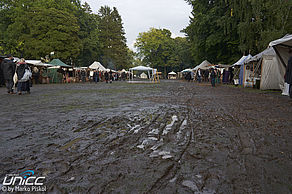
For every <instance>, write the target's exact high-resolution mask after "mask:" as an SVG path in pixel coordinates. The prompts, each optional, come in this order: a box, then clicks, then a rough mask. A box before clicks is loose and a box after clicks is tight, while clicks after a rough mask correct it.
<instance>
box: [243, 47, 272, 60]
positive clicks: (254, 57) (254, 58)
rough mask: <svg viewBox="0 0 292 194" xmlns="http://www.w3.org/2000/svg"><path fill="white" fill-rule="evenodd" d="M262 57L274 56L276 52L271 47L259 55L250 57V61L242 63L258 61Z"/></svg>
mask: <svg viewBox="0 0 292 194" xmlns="http://www.w3.org/2000/svg"><path fill="white" fill-rule="evenodd" d="M263 55H276V52H275V50H274V49H273V48H272V47H270V48H267V49H266V50H264V51H263V52H261V53H259V54H257V55H255V56H253V57H251V58H250V59H248V60H246V61H245V62H244V63H250V62H254V61H258V60H260V59H261V58H262V57H263Z"/></svg>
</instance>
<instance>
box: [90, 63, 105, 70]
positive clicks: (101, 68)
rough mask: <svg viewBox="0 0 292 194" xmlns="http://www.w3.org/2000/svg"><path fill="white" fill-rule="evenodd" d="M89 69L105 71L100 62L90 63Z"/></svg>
mask: <svg viewBox="0 0 292 194" xmlns="http://www.w3.org/2000/svg"><path fill="white" fill-rule="evenodd" d="M89 68H90V69H98V70H100V71H106V68H105V67H104V66H103V65H102V64H100V62H97V61H94V63H92V64H91V65H90V66H89Z"/></svg>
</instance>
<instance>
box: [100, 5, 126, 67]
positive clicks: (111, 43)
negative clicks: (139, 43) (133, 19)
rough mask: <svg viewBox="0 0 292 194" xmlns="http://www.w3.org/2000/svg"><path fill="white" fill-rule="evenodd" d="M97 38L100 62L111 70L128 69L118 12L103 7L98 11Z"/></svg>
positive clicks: (120, 19) (123, 34)
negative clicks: (100, 43) (99, 42)
mask: <svg viewBox="0 0 292 194" xmlns="http://www.w3.org/2000/svg"><path fill="white" fill-rule="evenodd" d="M99 16H100V20H99V25H98V28H99V38H100V41H101V42H102V48H101V50H102V56H101V62H102V64H103V65H104V66H105V67H108V68H111V69H116V70H117V69H123V68H128V67H129V65H130V61H129V58H130V56H129V53H128V47H127V45H126V38H125V32H124V28H123V24H122V18H121V16H120V15H119V13H118V10H117V9H116V8H115V7H114V8H113V10H112V9H111V8H110V7H108V6H104V7H101V8H100V10H99Z"/></svg>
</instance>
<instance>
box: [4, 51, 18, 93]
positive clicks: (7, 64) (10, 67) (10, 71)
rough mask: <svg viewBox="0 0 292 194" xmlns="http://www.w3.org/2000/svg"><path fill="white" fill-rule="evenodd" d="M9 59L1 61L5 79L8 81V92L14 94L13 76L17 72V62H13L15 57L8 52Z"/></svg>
mask: <svg viewBox="0 0 292 194" xmlns="http://www.w3.org/2000/svg"><path fill="white" fill-rule="evenodd" d="M7 57H8V59H7V58H6V59H4V60H3V61H2V63H1V66H2V71H3V75H4V80H5V82H6V88H7V92H8V94H13V88H12V87H13V85H14V82H13V76H14V74H15V68H16V64H15V63H14V62H13V57H12V55H10V54H8V55H7Z"/></svg>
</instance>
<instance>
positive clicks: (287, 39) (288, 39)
mask: <svg viewBox="0 0 292 194" xmlns="http://www.w3.org/2000/svg"><path fill="white" fill-rule="evenodd" d="M278 45H281V46H287V47H290V48H292V34H286V35H285V36H284V37H283V38H280V39H278V40H274V41H272V42H270V44H269V46H278Z"/></svg>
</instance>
